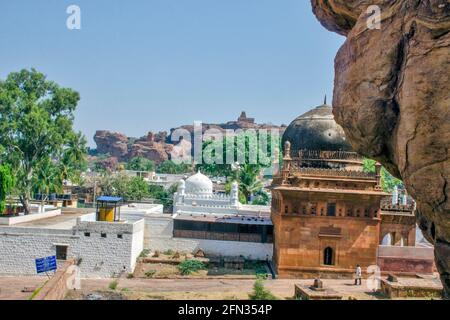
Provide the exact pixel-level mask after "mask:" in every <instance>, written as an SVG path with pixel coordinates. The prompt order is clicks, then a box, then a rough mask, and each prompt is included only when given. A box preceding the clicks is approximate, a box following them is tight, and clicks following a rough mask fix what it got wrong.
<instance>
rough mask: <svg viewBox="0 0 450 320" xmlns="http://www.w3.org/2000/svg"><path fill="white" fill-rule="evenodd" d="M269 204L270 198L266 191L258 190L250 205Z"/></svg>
mask: <svg viewBox="0 0 450 320" xmlns="http://www.w3.org/2000/svg"><path fill="white" fill-rule="evenodd" d="M269 204H270V196H269V194H268V193H267V192H266V191H264V190H260V191H258V192H256V193H255V197H254V199H253V201H252V205H259V206H268V205H269Z"/></svg>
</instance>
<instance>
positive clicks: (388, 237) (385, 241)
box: [381, 233, 394, 246]
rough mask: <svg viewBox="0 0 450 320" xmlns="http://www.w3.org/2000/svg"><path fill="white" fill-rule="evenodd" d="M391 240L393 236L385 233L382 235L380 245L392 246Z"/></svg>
mask: <svg viewBox="0 0 450 320" xmlns="http://www.w3.org/2000/svg"><path fill="white" fill-rule="evenodd" d="M393 240H394V237H393V236H392V235H391V234H390V233H387V234H386V235H385V236H384V238H383V240H381V245H382V246H392V244H393Z"/></svg>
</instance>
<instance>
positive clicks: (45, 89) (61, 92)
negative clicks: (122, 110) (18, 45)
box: [0, 69, 86, 214]
mask: <svg viewBox="0 0 450 320" xmlns="http://www.w3.org/2000/svg"><path fill="white" fill-rule="evenodd" d="M79 99H80V96H79V94H78V93H77V92H75V91H73V90H72V89H69V88H61V87H60V86H58V85H57V84H56V83H54V82H52V81H48V80H47V79H46V77H45V75H43V74H42V73H40V72H37V71H36V70H35V69H31V70H22V71H20V72H15V73H11V74H9V75H8V76H7V78H6V80H5V81H0V144H1V145H2V146H3V148H4V151H3V153H2V160H3V161H4V162H6V163H9V164H11V167H12V168H13V174H14V175H15V176H16V178H17V180H16V189H17V194H18V195H19V198H20V201H21V203H22V205H23V207H24V211H25V213H26V214H28V213H29V212H30V209H29V201H30V199H31V196H32V194H31V193H32V190H33V189H34V187H35V186H34V185H33V182H34V181H36V179H35V178H36V176H35V175H36V173H37V172H38V171H39V166H40V165H42V163H45V162H46V161H48V160H49V159H50V160H51V163H52V165H53V166H59V164H60V163H61V162H63V161H65V160H64V159H65V157H66V156H68V155H69V154H71V155H75V154H76V155H80V157H79V158H78V157H77V159H78V160H79V161H81V160H82V159H81V158H83V159H84V157H85V153H86V141H85V139H84V138H83V137H82V136H81V134H77V133H75V132H74V130H73V121H74V111H75V109H76V106H77V103H78V101H79ZM71 157H72V156H70V157H69V158H71ZM44 160H45V161H44ZM67 160H68V161H67V162H66V163H65V164H66V167H65V169H64V172H61V177H69V176H70V175H72V173H73V172H74V171H76V170H73V169H74V168H75V167H79V163H74V162H72V159H71V160H70V161H69V159H67ZM75 161H77V160H75ZM81 162H83V161H81ZM72 170H73V171H72ZM61 183H62V182H61Z"/></svg>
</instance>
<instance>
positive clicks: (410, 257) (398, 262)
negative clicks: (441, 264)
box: [377, 246, 436, 274]
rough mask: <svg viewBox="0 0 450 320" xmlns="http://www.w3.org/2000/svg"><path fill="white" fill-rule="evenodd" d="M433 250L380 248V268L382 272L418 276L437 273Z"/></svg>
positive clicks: (394, 247) (395, 247)
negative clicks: (419, 274) (418, 274)
mask: <svg viewBox="0 0 450 320" xmlns="http://www.w3.org/2000/svg"><path fill="white" fill-rule="evenodd" d="M433 252H434V250H433V248H431V247H430V248H419V247H397V246H379V248H378V263H377V264H378V266H379V267H380V269H381V271H382V272H395V273H396V274H417V273H433V272H436V266H435V263H434V254H433Z"/></svg>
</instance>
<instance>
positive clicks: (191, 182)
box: [186, 171, 213, 194]
mask: <svg viewBox="0 0 450 320" xmlns="http://www.w3.org/2000/svg"><path fill="white" fill-rule="evenodd" d="M186 193H189V194H192V193H194V194H212V193H213V183H212V181H211V179H209V178H208V177H207V176H205V175H204V174H202V173H201V172H200V171H199V172H197V173H196V174H194V175H193V176H190V177H189V178H188V179H187V180H186Z"/></svg>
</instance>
